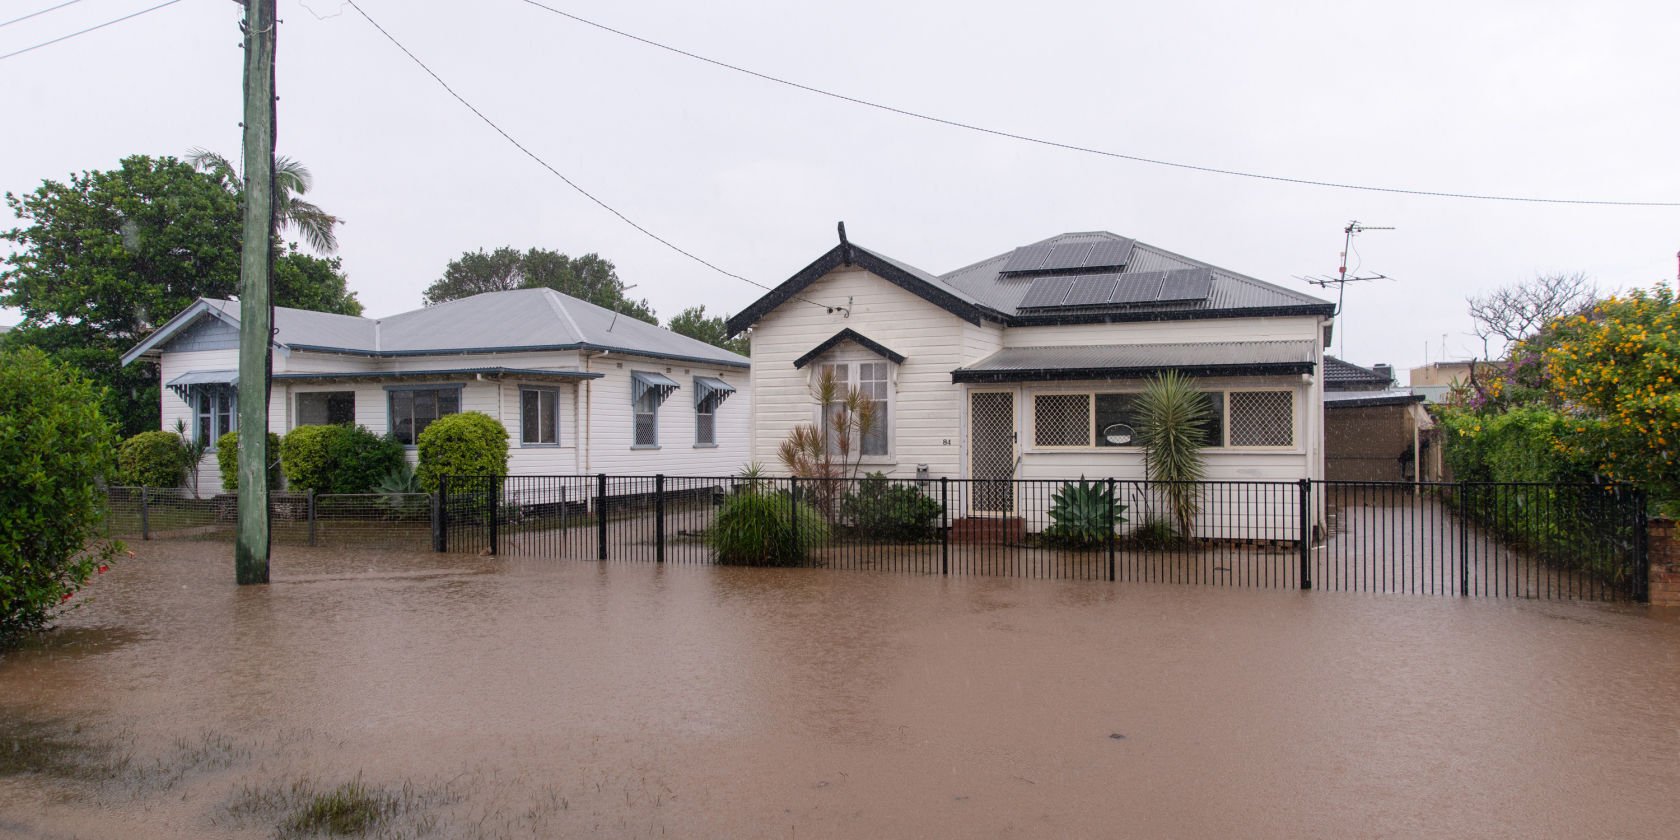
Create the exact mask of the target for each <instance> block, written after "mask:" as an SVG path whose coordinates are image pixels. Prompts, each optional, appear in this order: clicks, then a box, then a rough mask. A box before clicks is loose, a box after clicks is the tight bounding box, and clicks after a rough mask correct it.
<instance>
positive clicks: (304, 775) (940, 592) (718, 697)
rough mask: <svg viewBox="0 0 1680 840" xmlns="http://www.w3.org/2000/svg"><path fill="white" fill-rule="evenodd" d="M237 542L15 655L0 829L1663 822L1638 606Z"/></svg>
mask: <svg viewBox="0 0 1680 840" xmlns="http://www.w3.org/2000/svg"><path fill="white" fill-rule="evenodd" d="M226 553H227V548H226V547H225V546H221V545H215V544H190V543H173V544H172V543H152V544H147V545H146V546H145V547H144V549H143V551H142V554H141V556H140V557H139V558H138V559H135V560H131V561H129V562H127V563H125V564H123V565H122V566H120V567H118V568H116V569H114V570H113V571H112V572H111V573H110V574H108V575H105V576H104V577H103V578H102V579H100V580H99V581H98V583H97V585H96V586H95V587H94V588H93V589H92V590H91V591H90V592H88V593H87V594H86V595H85V596H81V597H86V598H88V599H89V604H88V606H87V607H86V608H84V609H82V610H79V611H77V612H76V613H74V614H73V615H71V616H70V617H69V618H68V620H67V622H66V626H65V627H64V628H63V629H62V630H60V631H59V632H58V633H57V634H56V635H54V636H51V637H49V638H47V639H45V640H43V641H41V642H39V643H36V644H33V645H31V646H29V647H26V648H24V649H22V650H19V651H16V652H13V653H10V654H8V655H7V656H6V657H5V658H4V659H0V715H3V716H4V719H3V720H0V724H3V725H0V736H5V737H10V738H11V743H13V744H23V745H27V747H28V749H30V750H35V751H37V752H38V754H31V755H30V756H23V757H21V758H16V760H14V761H11V762H9V763H0V835H5V834H7V833H15V834H18V835H21V836H26V837H29V836H41V837H46V836H54V837H56V836H95V837H102V836H112V835H122V836H125V837H135V838H141V837H176V836H186V835H200V836H203V835H218V836H219V835H230V836H251V837H264V836H271V835H272V834H273V833H274V832H275V831H276V828H277V825H278V824H279V821H281V820H283V819H285V815H286V809H287V808H294V807H297V806H298V805H299V803H300V802H303V801H304V800H305V799H307V797H308V795H311V792H314V791H321V790H330V789H333V788H334V787H335V786H339V785H342V784H344V783H346V782H350V781H352V780H359V781H360V782H361V783H365V784H366V785H368V786H370V788H371V789H375V790H378V791H386V792H389V801H391V802H394V803H396V802H400V803H402V804H401V806H400V807H398V806H395V805H394V806H393V808H395V809H396V811H397V813H396V814H395V815H394V816H392V817H391V818H390V821H389V822H388V823H387V824H386V828H387V829H388V830H389V831H391V832H392V833H393V834H396V833H399V832H400V833H406V834H407V835H409V836H415V835H418V836H426V835H427V834H428V833H429V834H430V835H431V836H438V837H458V836H464V837H474V836H485V837H497V836H509V837H521V836H535V837H544V836H557V835H568V836H569V835H586V836H608V837H646V836H662V835H669V836H687V837H720V836H731V837H863V836H879V837H920V836H979V837H987V836H998V837H1003V836H1010V837H1013V836H1055V837H1064V836H1086V837H1111V836H1121V835H1131V836H1150V837H1207V836H1243V837H1350V836H1379V835H1390V836H1421V835H1428V836H1455V837H1464V836H1473V837H1581V836H1615V837H1666V836H1672V835H1671V829H1672V827H1673V825H1674V824H1676V823H1675V821H1676V819H1680V800H1677V799H1676V798H1675V797H1673V796H1670V795H1667V794H1666V793H1664V792H1666V791H1673V790H1676V789H1680V700H1677V699H1676V698H1677V696H1680V620H1676V619H1675V618H1674V617H1672V616H1668V617H1665V616H1662V615H1660V614H1655V613H1652V612H1650V611H1648V610H1646V609H1643V608H1639V607H1632V606H1607V605H1583V604H1567V603H1527V602H1489V601H1474V600H1470V601H1467V600H1459V599H1431V598H1420V597H1394V596H1389V597H1373V596H1361V595H1347V594H1325V593H1296V592H1273V591H1231V590H1216V589H1203V588H1196V587H1180V586H1146V585H1113V584H1106V583H1090V582H1055V581H1024V580H1005V579H987V578H980V579H947V578H939V577H918V576H908V575H886V574H882V575H877V574H869V573H843V572H825V571H812V570H761V569H713V568H694V567H677V568H661V567H657V566H654V565H651V564H647V565H637V564H629V565H606V564H593V563H577V562H555V561H501V560H496V559H493V558H472V557H454V556H447V557H444V556H437V555H429V554H406V555H399V554H388V555H381V554H374V553H358V554H355V555H353V556H346V555H343V554H340V553H333V552H327V551H309V550H301V549H285V550H284V551H283V553H282V554H281V555H280V556H279V559H278V560H277V563H276V569H275V575H274V580H275V582H274V583H273V584H272V585H271V586H268V587H254V588H245V589H239V588H236V587H234V586H233V585H232V583H231V579H232V571H231V568H232V563H231V560H230V559H229V558H228V557H226V556H224V555H225V554H226ZM71 727H74V728H77V729H79V731H76V729H72V728H71ZM7 733H10V735H7ZM19 733H22V734H19ZM1113 736H1122V737H1113ZM67 738H68V739H69V741H68V743H78V742H79V743H83V744H87V745H92V746H90V747H89V748H87V749H71V748H69V747H66V746H64V745H65V744H66V743H67V741H66V739H67ZM0 740H4V737H0ZM53 745H58V746H57V747H54V746H53ZM111 745H116V746H115V747H111ZM4 746H5V744H4V743H0V747H4ZM93 747H98V748H97V749H94V748H93ZM107 747H111V748H109V749H108V748H107ZM18 749H19V750H21V749H22V747H19V748H18ZM55 749H57V750H59V751H58V752H54V750H55ZM19 754H20V755H21V753H19ZM87 755H98V756H99V757H100V758H99V759H98V760H99V762H103V763H98V764H86V765H85V766H84V765H78V764H75V762H77V761H83V760H84V758H82V757H83V756H87ZM113 755H116V756H118V757H119V758H120V761H119V760H118V759H113V758H111V756H113ZM85 760H87V761H92V759H85ZM31 762H33V763H31ZM113 762H115V764H113ZM117 764H120V772H119V771H113V770H111V767H113V766H116V765H117ZM66 767H69V768H72V770H71V771H66V770H65V768H66ZM32 768H33V769H32ZM43 768H55V769H54V770H53V771H52V772H48V771H47V770H46V769H43ZM75 768H81V769H79V770H76V769H75Z"/></svg>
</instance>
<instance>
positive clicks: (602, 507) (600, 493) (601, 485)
mask: <svg viewBox="0 0 1680 840" xmlns="http://www.w3.org/2000/svg"><path fill="white" fill-rule="evenodd" d="M595 544H596V548H597V549H598V550H597V551H596V556H597V557H599V558H600V559H602V560H605V559H607V474H606V473H597V474H596V475H595Z"/></svg>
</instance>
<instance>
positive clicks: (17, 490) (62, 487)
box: [0, 348, 120, 645]
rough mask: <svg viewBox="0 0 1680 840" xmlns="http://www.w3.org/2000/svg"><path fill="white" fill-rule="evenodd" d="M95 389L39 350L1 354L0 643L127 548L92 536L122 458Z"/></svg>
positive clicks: (40, 620)
mask: <svg viewBox="0 0 1680 840" xmlns="http://www.w3.org/2000/svg"><path fill="white" fill-rule="evenodd" d="M96 390H97V389H96V388H95V387H94V385H93V384H92V383H91V382H89V381H88V380H87V379H86V378H85V377H83V376H81V375H80V374H78V373H77V372H76V371H75V369H74V368H71V367H70V366H68V365H62V364H59V363H56V362H54V361H52V360H51V359H50V358H48V357H47V355H46V354H45V353H43V352H41V351H40V350H37V349H34V348H24V349H21V350H7V351H0V645H3V644H5V643H6V642H7V641H9V640H11V639H14V638H16V637H17V636H18V635H19V634H21V633H27V632H31V631H35V630H40V629H42V628H44V627H46V626H47V623H48V622H49V621H50V620H51V618H52V616H53V613H54V611H56V610H58V609H60V608H61V605H62V604H63V603H64V602H65V601H67V600H69V598H70V597H71V596H72V595H74V594H75V592H76V590H77V589H79V588H81V586H82V584H84V583H86V582H87V579H88V578H89V577H91V576H92V575H93V573H94V571H95V569H98V568H100V567H101V566H102V564H104V563H105V562H106V561H108V560H109V559H110V558H111V557H112V556H113V555H114V554H115V553H116V551H117V550H118V549H119V547H120V546H118V545H116V544H114V543H107V542H96V541H94V539H93V538H94V536H95V533H96V532H97V530H98V528H99V525H100V522H101V519H102V516H103V513H104V510H105V495H104V493H103V492H102V491H101V490H100V488H99V485H98V484H97V483H96V482H97V480H98V478H99V477H100V476H103V475H106V474H107V473H109V472H110V471H111V469H112V468H113V467H114V466H115V465H116V433H115V431H114V430H113V429H112V427H111V423H110V422H109V421H108V420H106V419H105V418H104V417H103V416H101V415H100V413H99V403H100V399H99V395H98V393H97V392H96Z"/></svg>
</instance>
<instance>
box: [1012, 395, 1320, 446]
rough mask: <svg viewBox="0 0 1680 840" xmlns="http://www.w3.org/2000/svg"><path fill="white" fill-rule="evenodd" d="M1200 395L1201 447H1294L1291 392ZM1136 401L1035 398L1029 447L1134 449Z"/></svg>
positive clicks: (1108, 397) (1099, 397) (1129, 397)
mask: <svg viewBox="0 0 1680 840" xmlns="http://www.w3.org/2000/svg"><path fill="white" fill-rule="evenodd" d="M1202 396H1204V397H1206V398H1207V401H1208V409H1209V411H1208V417H1207V420H1206V421H1205V422H1204V423H1203V430H1204V432H1205V433H1206V438H1205V440H1204V443H1203V445H1204V446H1209V447H1225V446H1293V445H1294V443H1295V430H1294V406H1295V397H1294V394H1293V393H1292V392H1290V391H1204V392H1203V393H1202ZM1137 398H1138V395H1137V393H1136V392H1116V393H1082V394H1037V395H1034V397H1033V445H1034V446H1038V447H1093V446H1094V447H1102V448H1108V447H1128V448H1130V447H1136V446H1139V445H1140V442H1139V441H1138V438H1137V432H1138V431H1139V428H1138V427H1139V420H1138V410H1137ZM1227 407H1229V410H1227ZM1227 429H1229V430H1230V431H1229V435H1230V439H1229V440H1227V439H1226V434H1227V431H1226V430H1227ZM1128 430H1130V433H1129V434H1128Z"/></svg>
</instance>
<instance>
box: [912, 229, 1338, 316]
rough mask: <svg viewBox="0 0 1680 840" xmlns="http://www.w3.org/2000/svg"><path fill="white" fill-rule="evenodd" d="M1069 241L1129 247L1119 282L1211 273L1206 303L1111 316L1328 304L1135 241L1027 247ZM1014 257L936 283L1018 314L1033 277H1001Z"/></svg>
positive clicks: (1151, 306)
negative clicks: (1141, 276)
mask: <svg viewBox="0 0 1680 840" xmlns="http://www.w3.org/2000/svg"><path fill="white" fill-rule="evenodd" d="M1070 242H1092V243H1098V242H1112V243H1131V249H1130V255H1129V257H1128V259H1127V263H1126V267H1125V271H1124V272H1123V273H1122V274H1121V277H1125V276H1126V275H1128V274H1133V273H1138V272H1145V271H1175V270H1182V269H1194V268H1201V269H1208V270H1209V271H1210V272H1211V274H1212V278H1213V284H1212V288H1211V289H1210V290H1209V293H1208V297H1207V298H1206V299H1205V300H1181V301H1161V302H1156V303H1139V304H1133V305H1127V306H1121V307H1113V309H1114V311H1123V312H1196V311H1226V310H1234V309H1276V308H1281V307H1298V306H1328V305H1330V304H1329V301H1325V300H1320V299H1318V298H1315V297H1313V296H1311V295H1307V294H1304V293H1301V292H1297V291H1293V290H1291V289H1286V288H1284V287H1282V286H1277V285H1274V284H1271V283H1267V282H1266V281H1264V280H1259V279H1256V278H1253V277H1249V276H1247V275H1243V274H1238V273H1236V272H1234V271H1230V270H1227V269H1223V268H1220V267H1218V266H1215V265H1210V264H1208V263H1205V262H1201V261H1200V260H1193V259H1190V258H1189V257H1185V256H1181V255H1179V254H1174V253H1172V252H1171V251H1167V250H1164V249H1161V248H1157V247H1155V246H1153V245H1150V244H1148V243H1145V242H1136V241H1134V240H1130V239H1127V238H1126V237H1123V236H1118V235H1116V234H1113V233H1109V232H1107V231H1085V232H1080V233H1064V234H1061V235H1059V236H1052V237H1050V238H1049V239H1045V240H1043V241H1042V242H1037V243H1032V244H1034V245H1045V244H1064V243H1070ZM1013 253H1014V250H1013V249H1011V250H1010V251H1008V252H1005V253H1002V254H998V255H997V256H995V257H990V258H987V259H985V260H981V261H980V262H977V263H974V264H973V265H969V266H966V267H963V268H959V269H957V270H956V271H952V272H950V273H948V274H944V275H941V276H940V277H939V278H938V279H939V280H940V281H941V282H942V283H943V284H944V285H946V286H948V287H950V288H954V289H957V290H960V291H961V292H962V293H964V294H965V295H968V296H970V297H972V298H973V299H974V300H977V301H979V302H981V303H982V304H984V305H986V306H989V307H991V308H993V309H996V310H998V311H1000V312H1003V313H1005V314H1008V315H1015V314H1018V313H1019V312H1020V307H1021V301H1022V299H1023V298H1025V297H1026V294H1027V291H1028V289H1030V288H1031V287H1032V280H1033V278H1032V276H1030V275H1027V276H1021V275H1017V276H1008V275H1004V274H1002V273H1001V272H1002V269H1003V266H1004V265H1005V264H1006V263H1007V262H1008V260H1009V258H1010V255H1011V254H1013ZM1033 314H1041V313H1033Z"/></svg>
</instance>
